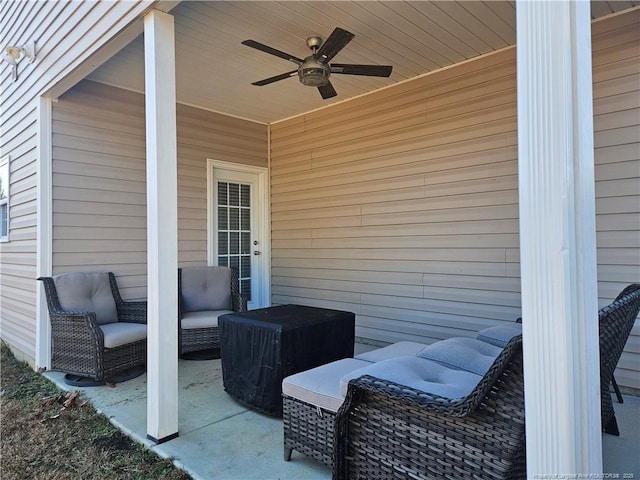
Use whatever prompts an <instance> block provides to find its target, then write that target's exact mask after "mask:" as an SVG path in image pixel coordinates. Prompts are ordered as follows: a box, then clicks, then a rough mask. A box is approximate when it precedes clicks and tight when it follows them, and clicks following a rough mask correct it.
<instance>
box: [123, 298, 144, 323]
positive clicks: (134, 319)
mask: <svg viewBox="0 0 640 480" xmlns="http://www.w3.org/2000/svg"><path fill="white" fill-rule="evenodd" d="M117 307H118V321H119V322H127V323H147V301H146V300H142V301H137V302H122V303H118V304H117Z"/></svg>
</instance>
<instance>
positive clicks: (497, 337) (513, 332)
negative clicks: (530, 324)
mask: <svg viewBox="0 0 640 480" xmlns="http://www.w3.org/2000/svg"><path fill="white" fill-rule="evenodd" d="M521 334H522V324H521V323H515V322H514V323H511V324H509V325H498V326H495V327H489V328H485V329H483V330H480V331H479V332H478V335H477V336H476V338H477V339H478V340H482V341H483V342H487V343H490V344H491V345H495V346H496V347H500V348H504V347H505V346H506V345H507V343H509V340H511V339H512V338H513V337H516V336H518V335H521Z"/></svg>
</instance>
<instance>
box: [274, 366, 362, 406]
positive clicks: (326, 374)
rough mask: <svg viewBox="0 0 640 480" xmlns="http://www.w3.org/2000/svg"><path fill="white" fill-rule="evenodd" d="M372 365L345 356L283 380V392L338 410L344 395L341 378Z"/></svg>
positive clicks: (304, 400)
mask: <svg viewBox="0 0 640 480" xmlns="http://www.w3.org/2000/svg"><path fill="white" fill-rule="evenodd" d="M367 365H371V364H370V363H369V362H365V361H364V360H357V359H355V358H343V359H342V360H337V361H335V362H331V363H327V364H325V365H320V366H319V367H316V368H312V369H311V370H306V371H304V372H300V373H296V374H294V375H291V376H288V377H286V378H285V379H284V380H283V381H282V393H283V394H284V395H287V396H289V397H293V398H296V399H298V400H301V401H303V402H306V403H310V404H311V405H316V406H318V407H320V408H323V409H325V410H329V411H331V412H337V411H338V409H339V408H340V406H341V405H342V402H343V401H344V396H343V395H342V394H341V393H340V379H341V378H342V377H343V376H344V375H345V374H347V373H349V372H352V371H354V370H357V369H359V368H362V367H366V366H367Z"/></svg>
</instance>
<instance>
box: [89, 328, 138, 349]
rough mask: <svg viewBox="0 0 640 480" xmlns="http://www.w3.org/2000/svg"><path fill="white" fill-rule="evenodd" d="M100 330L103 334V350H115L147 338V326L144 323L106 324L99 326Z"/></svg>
mask: <svg viewBox="0 0 640 480" xmlns="http://www.w3.org/2000/svg"><path fill="white" fill-rule="evenodd" d="M100 329H101V330H102V333H103V334H104V346H105V348H115V347H119V346H121V345H126V344H127V343H132V342H137V341H138V340H144V339H145V338H147V325H146V324H144V323H126V322H117V323H106V324H104V325H100Z"/></svg>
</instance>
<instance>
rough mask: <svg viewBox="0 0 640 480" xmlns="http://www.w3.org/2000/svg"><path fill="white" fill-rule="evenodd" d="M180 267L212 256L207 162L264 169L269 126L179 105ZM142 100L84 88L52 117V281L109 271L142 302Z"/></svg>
mask: <svg viewBox="0 0 640 480" xmlns="http://www.w3.org/2000/svg"><path fill="white" fill-rule="evenodd" d="M177 113H178V115H177V123H178V249H179V252H178V259H179V263H180V264H181V265H188V264H194V265H197V264H204V263H206V258H207V257H206V256H207V178H206V164H207V162H206V160H207V158H215V159H217V160H225V161H229V162H236V163H245V164H252V165H260V166H266V151H267V136H266V135H267V134H266V126H264V125H260V124H257V123H252V122H247V121H245V120H238V119H235V118H231V117H227V116H223V115H220V114H216V113H212V112H208V111H203V110H198V109H196V108H193V107H188V106H184V105H178V107H177ZM144 125H145V119H144V97H143V95H141V94H138V93H133V92H127V91H125V90H121V89H116V88H113V87H109V86H105V85H101V84H97V83H95V82H89V81H84V82H82V83H80V84H79V85H77V86H76V87H74V88H73V89H72V90H70V91H69V92H68V93H67V94H65V95H63V96H62V97H61V98H60V101H59V102H58V103H57V104H56V105H55V106H54V109H53V131H54V135H53V152H54V154H53V158H54V161H53V199H54V202H53V212H54V230H53V265H54V273H62V272H67V271H78V270H111V271H113V272H115V273H116V275H117V277H118V281H119V284H120V286H121V287H122V289H123V296H125V297H127V298H140V297H145V296H146V254H147V253H146V252H147V237H146V235H147V232H146V177H145V168H146V167H145V161H146V160H145V137H144V132H145V126H144Z"/></svg>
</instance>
